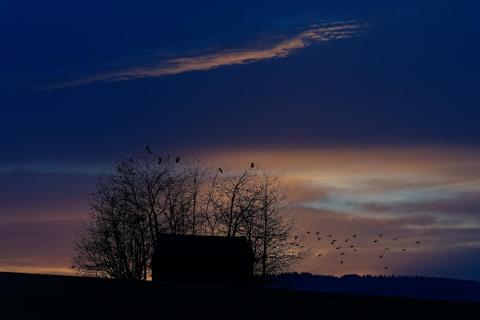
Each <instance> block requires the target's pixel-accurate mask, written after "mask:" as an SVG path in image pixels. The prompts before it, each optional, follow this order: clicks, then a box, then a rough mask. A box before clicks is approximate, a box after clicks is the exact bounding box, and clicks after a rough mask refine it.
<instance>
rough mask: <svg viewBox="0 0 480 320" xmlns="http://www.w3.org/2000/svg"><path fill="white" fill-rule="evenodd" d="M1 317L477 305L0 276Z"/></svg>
mask: <svg viewBox="0 0 480 320" xmlns="http://www.w3.org/2000/svg"><path fill="white" fill-rule="evenodd" d="M0 301H1V302H0V307H1V314H0V316H1V317H0V318H2V319H53V318H61V319H142V318H144V317H145V319H204V318H214V319H238V318H242V319H259V318H262V319H304V318H308V319H312V318H317V319H320V318H327V317H328V318H335V319H344V318H348V319H351V318H356V319H372V318H376V319H380V318H382V319H385V318H392V317H394V318H397V317H410V318H411V317H412V316H414V318H418V317H419V316H424V317H426V318H427V319H433V317H440V316H443V317H448V318H453V317H454V316H455V317H458V316H462V315H465V316H466V315H469V314H470V315H472V314H475V313H476V312H477V310H478V307H479V304H477V303H469V302H443V301H428V300H414V299H398V298H386V297H369V296H360V295H341V294H321V293H313V292H298V291H289V290H275V289H262V288H251V287H250V288H248V287H222V286H208V285H198V284H196V285H193V284H173V283H162V282H156V283H152V282H147V283H145V282H124V281H114V280H102V279H88V278H77V277H61V276H40V275H25V274H12V273H0ZM146 317H148V318H146Z"/></svg>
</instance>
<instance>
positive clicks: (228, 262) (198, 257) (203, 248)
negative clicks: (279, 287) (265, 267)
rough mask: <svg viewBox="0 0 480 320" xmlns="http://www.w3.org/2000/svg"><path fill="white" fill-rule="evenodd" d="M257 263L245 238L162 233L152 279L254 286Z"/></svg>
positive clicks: (155, 254)
mask: <svg viewBox="0 0 480 320" xmlns="http://www.w3.org/2000/svg"><path fill="white" fill-rule="evenodd" d="M253 263H254V256H253V252H252V249H251V247H250V245H249V243H248V241H247V238H245V237H214V236H196V235H172V234H161V235H159V236H158V239H157V246H156V250H155V253H154V255H153V259H152V280H153V281H155V282H156V281H163V282H165V281H169V282H187V283H208V284H224V285H243V286H247V285H253V284H254V274H253V268H254V265H253Z"/></svg>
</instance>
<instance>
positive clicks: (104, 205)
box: [73, 147, 301, 280]
mask: <svg viewBox="0 0 480 320" xmlns="http://www.w3.org/2000/svg"><path fill="white" fill-rule="evenodd" d="M212 172H213V171H211V170H207V169H205V167H204V166H202V164H201V162H200V161H199V159H198V158H196V157H191V158H189V159H180V157H175V158H172V157H169V156H161V155H154V154H153V153H152V151H151V150H150V148H148V147H147V152H146V154H144V155H142V156H141V157H139V158H138V159H133V158H132V159H126V160H124V161H122V162H121V163H120V164H119V165H118V166H117V167H116V169H115V170H114V171H113V172H111V173H110V174H109V175H108V176H106V177H104V178H103V179H101V181H100V182H99V184H98V186H97V188H96V191H95V192H94V193H93V199H92V205H91V209H92V210H91V211H92V219H91V222H90V224H89V225H88V226H87V227H86V228H85V230H84V232H83V234H82V236H81V238H80V239H79V241H78V242H77V243H76V246H75V250H76V254H75V256H74V259H73V266H74V267H75V268H76V269H77V270H79V272H81V273H84V274H87V275H95V276H106V277H112V278H122V279H140V280H144V279H146V278H147V277H148V275H149V272H150V270H151V256H152V253H153V251H154V250H155V247H156V245H157V237H158V235H160V234H161V233H171V234H197V235H216V236H225V237H239V236H242V237H246V238H247V240H248V242H249V243H250V245H251V247H252V251H253V253H254V256H255V271H256V273H257V274H259V275H262V276H265V275H266V274H269V273H276V272H279V271H283V270H285V269H286V268H287V267H288V266H289V265H290V264H291V263H292V262H294V261H295V260H296V259H298V258H300V256H301V255H300V254H299V253H298V252H297V251H295V250H294V249H295V248H291V247H290V244H289V242H288V239H289V237H290V234H291V232H292V226H293V223H294V221H293V219H292V217H291V215H290V214H289V212H288V210H287V208H288V206H287V205H286V204H287V201H286V200H287V197H286V191H285V188H284V187H283V183H282V181H281V179H280V178H279V177H278V176H276V175H272V174H268V173H265V172H262V171H260V170H259V169H257V168H254V166H253V164H252V165H251V166H250V167H249V168H247V169H243V170H230V171H228V170H222V169H217V170H215V171H214V173H213V174H212Z"/></svg>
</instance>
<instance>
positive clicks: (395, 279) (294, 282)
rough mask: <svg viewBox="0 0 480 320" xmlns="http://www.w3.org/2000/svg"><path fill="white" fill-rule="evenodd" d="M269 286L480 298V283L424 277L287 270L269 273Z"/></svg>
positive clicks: (433, 296)
mask: <svg viewBox="0 0 480 320" xmlns="http://www.w3.org/2000/svg"><path fill="white" fill-rule="evenodd" d="M266 286H267V287H270V288H283V289H292V290H300V291H316V292H326V293H345V294H366V295H378V296H392V297H409V298H420V299H434V300H461V301H480V282H477V281H468V280H456V279H448V278H433V277H421V276H394V275H392V276H372V275H365V276H359V275H345V276H342V277H333V276H325V275H314V274H311V273H284V274H279V275H272V276H269V277H268V279H267V281H266Z"/></svg>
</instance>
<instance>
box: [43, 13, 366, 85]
mask: <svg viewBox="0 0 480 320" xmlns="http://www.w3.org/2000/svg"><path fill="white" fill-rule="evenodd" d="M366 26H367V24H365V23H358V22H336V23H330V24H324V25H314V26H312V27H310V28H309V29H307V30H305V31H303V32H300V33H299V34H297V35H294V36H291V37H286V38H285V39H282V40H280V41H278V42H274V43H273V44H268V45H258V44H257V45H256V46H253V47H250V48H238V49H230V50H220V51H217V52H212V53H207V54H201V55H193V56H184V57H177V58H173V59H168V60H165V61H159V62H158V63H157V64H156V65H154V66H148V67H132V68H126V69H123V70H119V71H113V72H109V73H104V74H99V75H94V76H91V77H86V78H83V79H79V80H76V81H71V82H67V83H63V84H59V85H53V86H49V87H48V88H49V89H54V88H66V87H74V86H78V85H83V84H88V83H93V82H112V81H126V80H134V79H141V78H160V77H164V76H170V75H175V74H180V73H184V72H190V71H207V70H212V69H216V68H220V67H223V66H230V65H239V64H248V63H254V62H257V61H261V60H268V59H275V58H285V57H288V56H289V55H291V54H293V53H294V52H296V51H298V50H300V49H304V48H306V47H308V46H309V45H311V44H312V43H313V42H327V41H332V40H339V39H347V38H350V37H352V36H354V35H355V34H357V33H358V32H360V31H361V30H363V29H364V28H365V27H366ZM265 40H266V41H271V39H265Z"/></svg>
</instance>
